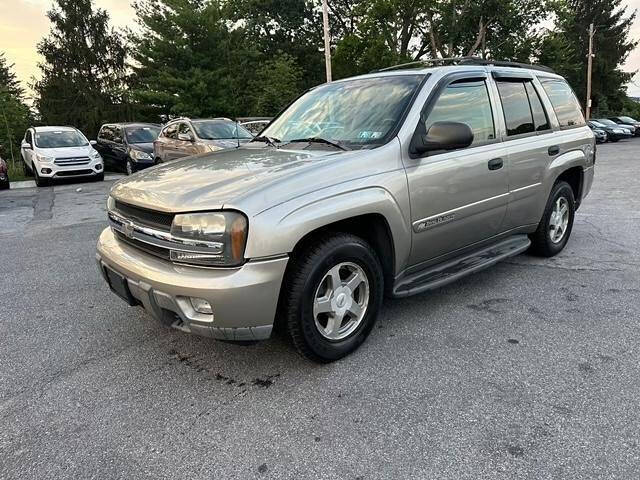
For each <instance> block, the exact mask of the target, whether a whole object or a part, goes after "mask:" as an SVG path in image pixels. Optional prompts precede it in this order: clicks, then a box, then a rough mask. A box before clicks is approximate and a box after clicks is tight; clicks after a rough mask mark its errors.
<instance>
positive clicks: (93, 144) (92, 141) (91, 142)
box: [89, 140, 98, 147]
mask: <svg viewBox="0 0 640 480" xmlns="http://www.w3.org/2000/svg"><path fill="white" fill-rule="evenodd" d="M89 144H91V146H92V147H95V146H96V145H97V144H98V142H97V141H96V140H89Z"/></svg>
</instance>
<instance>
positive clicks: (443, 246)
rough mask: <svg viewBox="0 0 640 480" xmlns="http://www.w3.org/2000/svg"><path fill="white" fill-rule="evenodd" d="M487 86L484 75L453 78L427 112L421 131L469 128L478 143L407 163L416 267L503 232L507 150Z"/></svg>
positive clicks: (430, 102)
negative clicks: (437, 126)
mask: <svg viewBox="0 0 640 480" xmlns="http://www.w3.org/2000/svg"><path fill="white" fill-rule="evenodd" d="M488 83H489V79H488V78H487V75H486V74H484V73H483V72H472V73H467V74H461V73H457V74H452V75H449V76H447V77H445V78H444V79H443V80H441V82H440V84H439V85H438V86H437V87H436V89H435V92H434V94H433V95H432V97H430V98H429V99H428V100H427V102H426V104H425V106H424V108H423V111H422V114H421V117H420V121H421V122H424V124H425V127H424V130H423V131H427V130H428V129H429V127H430V126H431V125H433V124H434V123H435V122H441V121H454V122H462V123H466V124H467V125H469V127H471V130H472V131H473V134H474V140H473V143H472V144H471V145H470V146H469V147H467V148H463V149H459V150H453V151H446V152H442V151H436V152H430V153H428V154H424V155H415V156H411V155H410V158H409V159H408V160H407V163H406V172H407V180H408V182H409V195H410V201H411V223H412V228H413V244H412V251H411V258H410V262H411V264H413V265H416V264H418V263H421V262H424V261H429V260H431V259H434V258H435V257H438V256H441V255H443V254H448V253H450V252H453V251H454V250H457V249H460V248H463V247H466V246H469V245H471V244H473V243H476V242H480V241H482V240H486V239H488V238H490V237H492V236H494V235H496V234H497V233H499V232H500V230H501V226H502V222H503V220H504V216H505V213H506V209H507V196H508V184H507V169H506V168H505V166H504V165H503V157H506V150H505V149H503V147H502V145H501V144H500V143H499V142H498V139H497V138H496V132H497V131H498V129H497V125H496V122H495V117H496V114H497V111H496V110H495V102H493V101H492V96H493V95H492V94H491V91H490V90H489V85H488Z"/></svg>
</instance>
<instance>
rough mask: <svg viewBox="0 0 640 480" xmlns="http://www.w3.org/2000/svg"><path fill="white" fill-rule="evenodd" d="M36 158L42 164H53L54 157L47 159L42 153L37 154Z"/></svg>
mask: <svg viewBox="0 0 640 480" xmlns="http://www.w3.org/2000/svg"><path fill="white" fill-rule="evenodd" d="M36 158H37V159H38V161H39V162H40V163H51V162H53V157H47V156H46V155H42V154H40V153H37V154H36Z"/></svg>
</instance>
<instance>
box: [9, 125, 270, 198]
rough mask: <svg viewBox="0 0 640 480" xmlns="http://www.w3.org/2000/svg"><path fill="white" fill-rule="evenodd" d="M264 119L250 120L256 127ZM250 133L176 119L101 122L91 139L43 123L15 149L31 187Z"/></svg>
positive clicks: (98, 174)
mask: <svg viewBox="0 0 640 480" xmlns="http://www.w3.org/2000/svg"><path fill="white" fill-rule="evenodd" d="M268 122H269V120H268V119H259V120H252V121H248V122H246V123H248V124H251V126H252V129H253V130H255V131H257V130H258V127H257V124H260V125H261V128H264V126H265V125H266V124H267V123H268ZM252 138H254V137H253V134H252V133H251V132H250V131H249V130H248V129H247V128H245V127H244V126H243V123H241V122H236V121H233V120H231V119H229V118H212V119H194V120H192V119H189V118H177V119H174V120H171V121H170V122H168V123H166V124H165V125H164V126H161V125H158V124H153V123H141V122H125V123H107V124H104V125H102V127H100V131H99V132H98V136H97V139H96V140H91V141H89V140H87V137H85V135H84V134H83V133H82V132H81V131H80V130H78V129H77V128H74V127H66V126H43V127H31V128H29V129H27V131H26V132H25V135H24V139H23V140H22V145H21V149H20V153H21V157H22V160H23V168H24V172H25V175H33V176H34V177H35V181H36V185H37V186H39V187H41V186H45V185H48V184H49V183H50V182H51V181H52V180H54V179H59V178H68V177H79V178H84V179H87V178H92V179H95V180H102V179H103V178H104V170H105V168H109V169H111V170H115V171H121V172H124V173H126V174H127V175H131V174H132V173H134V172H137V171H139V170H142V169H144V168H147V167H150V166H152V165H155V164H158V163H164V162H168V161H170V160H176V159H178V158H182V157H187V156H190V155H196V154H199V153H207V152H213V151H216V150H222V149H224V148H232V147H237V146H239V145H241V144H243V143H245V142H247V141H249V140H251V139H252ZM2 165H3V164H2V162H1V161H0V188H2V186H3V185H4V184H5V183H7V184H8V176H7V169H6V165H5V166H4V167H3V166H2Z"/></svg>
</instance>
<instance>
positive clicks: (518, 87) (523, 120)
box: [496, 81, 535, 137]
mask: <svg viewBox="0 0 640 480" xmlns="http://www.w3.org/2000/svg"><path fill="white" fill-rule="evenodd" d="M496 85H497V86H498V93H499V94H500V101H501V102H502V111H503V112H504V121H505V123H506V124H507V136H509V137H511V136H513V135H522V134H524V133H532V132H534V131H535V127H534V126H533V116H532V114H531V107H530V106H529V98H528V97H527V90H526V88H525V86H524V82H522V81H520V82H518V81H514V82H496Z"/></svg>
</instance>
